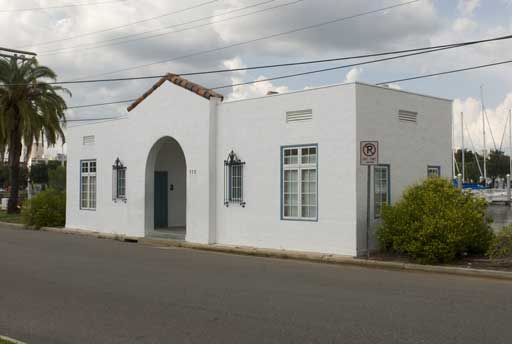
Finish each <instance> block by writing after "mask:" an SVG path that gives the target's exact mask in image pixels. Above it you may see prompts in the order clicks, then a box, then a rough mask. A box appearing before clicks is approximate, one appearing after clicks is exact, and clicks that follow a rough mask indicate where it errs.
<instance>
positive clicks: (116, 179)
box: [112, 158, 126, 202]
mask: <svg viewBox="0 0 512 344" xmlns="http://www.w3.org/2000/svg"><path fill="white" fill-rule="evenodd" d="M112 186H113V190H112V199H113V200H114V201H118V200H121V201H125V202H126V166H124V165H123V163H122V162H121V160H119V158H117V159H116V161H115V163H114V165H112Z"/></svg>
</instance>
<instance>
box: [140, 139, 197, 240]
mask: <svg viewBox="0 0 512 344" xmlns="http://www.w3.org/2000/svg"><path fill="white" fill-rule="evenodd" d="M145 214H146V215H145V227H146V236H154V237H164V238H173V239H181V240H184V239H185V236H186V228H187V163H186V160H185V154H184V153H183V149H182V148H181V146H180V144H179V143H178V142H177V141H176V140H175V139H173V138H171V137H168V136H167V137H163V138H161V139H160V140H158V141H157V142H156V143H155V144H154V145H153V147H152V148H151V150H150V152H149V156H148V161H147V163H146V192H145Z"/></svg>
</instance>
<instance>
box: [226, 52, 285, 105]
mask: <svg viewBox="0 0 512 344" xmlns="http://www.w3.org/2000/svg"><path fill="white" fill-rule="evenodd" d="M223 65H224V67H226V68H229V69H236V68H245V67H246V65H245V64H244V63H243V61H242V59H241V58H240V57H238V56H237V57H235V58H233V59H229V60H225V61H224V62H223ZM246 74H247V72H246V71H239V72H235V73H233V74H232V77H231V83H232V84H238V83H243V82H244V79H243V76H245V75H246ZM265 79H267V78H266V77H265V76H263V75H261V76H259V77H258V78H257V79H256V80H258V81H260V82H257V83H255V84H250V85H240V86H234V87H233V88H232V92H231V93H230V94H229V95H228V96H227V97H226V98H227V99H228V100H240V99H246V98H255V97H261V96H264V95H267V93H268V92H277V93H286V92H288V91H289V89H288V87H286V86H276V85H274V84H273V83H272V82H270V81H263V80H265Z"/></svg>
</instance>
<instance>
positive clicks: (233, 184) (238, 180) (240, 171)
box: [224, 151, 246, 208]
mask: <svg viewBox="0 0 512 344" xmlns="http://www.w3.org/2000/svg"><path fill="white" fill-rule="evenodd" d="M244 166H245V162H243V161H241V160H240V158H238V156H237V155H236V154H235V152H234V151H231V153H229V155H228V158H227V159H226V160H224V205H225V206H226V207H229V205H230V204H237V203H238V204H240V206H242V207H243V208H245V205H246V202H245V201H244Z"/></svg>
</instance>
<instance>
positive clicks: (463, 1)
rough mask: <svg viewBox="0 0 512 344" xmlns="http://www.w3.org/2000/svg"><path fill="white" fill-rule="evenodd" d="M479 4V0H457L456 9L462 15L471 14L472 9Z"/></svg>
mask: <svg viewBox="0 0 512 344" xmlns="http://www.w3.org/2000/svg"><path fill="white" fill-rule="evenodd" d="M479 6H480V0H459V3H458V5H457V9H458V10H459V12H460V13H461V15H462V16H465V17H467V16H471V15H473V13H474V11H475V10H476V9H477V8H478V7H479Z"/></svg>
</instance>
